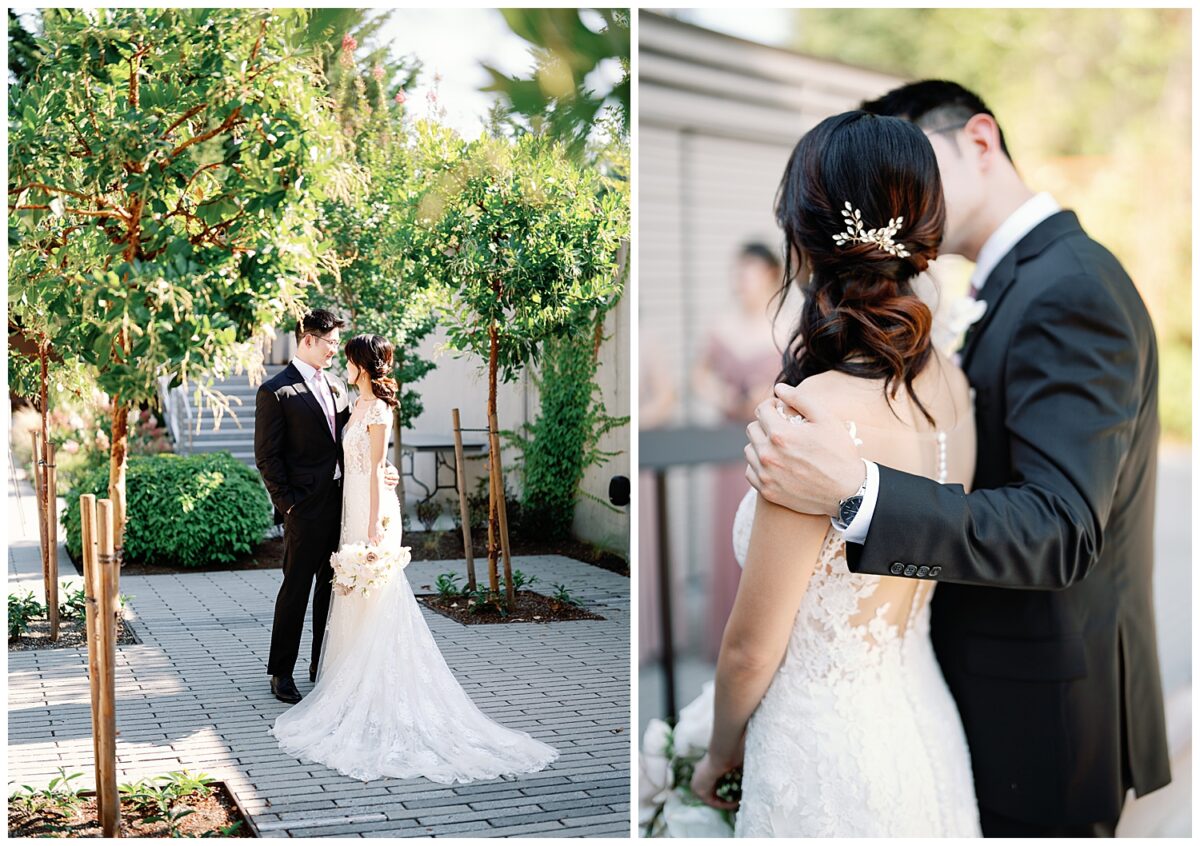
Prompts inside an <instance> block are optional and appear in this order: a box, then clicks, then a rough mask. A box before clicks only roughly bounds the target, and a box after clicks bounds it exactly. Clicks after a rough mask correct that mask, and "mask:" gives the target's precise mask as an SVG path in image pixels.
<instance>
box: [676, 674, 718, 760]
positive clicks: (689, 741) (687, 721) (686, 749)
mask: <svg viewBox="0 0 1200 846" xmlns="http://www.w3.org/2000/svg"><path fill="white" fill-rule="evenodd" d="M712 726H713V683H712V682H711V681H707V682H705V683H704V688H703V689H702V690H701V691H700V695H699V696H697V697H696V698H695V699H693V700H692V701H691V702H689V703H688V704H687V705H684V706H683V710H682V711H680V712H679V722H678V723H676V724H675V755H676V757H679V758H697V759H698V758H700V757H701V756H703V755H704V753H705V752H706V751H707V750H708V739H709V738H710V737H711V736H712Z"/></svg>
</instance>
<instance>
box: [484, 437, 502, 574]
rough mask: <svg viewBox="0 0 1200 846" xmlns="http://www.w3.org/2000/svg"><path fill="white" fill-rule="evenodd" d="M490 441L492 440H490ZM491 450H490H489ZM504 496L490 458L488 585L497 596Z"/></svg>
mask: <svg viewBox="0 0 1200 846" xmlns="http://www.w3.org/2000/svg"><path fill="white" fill-rule="evenodd" d="M489 443H490V441H489ZM489 451H490V450H489ZM497 498H499V499H503V498H504V489H503V488H500V490H499V491H497V490H496V467H495V465H494V464H492V463H491V458H490V457H489V458H488V585H489V586H490V587H491V590H492V595H493V596H495V595H496V594H498V593H499V592H500V576H499V574H498V573H497V572H496V558H497V556H496V529H497V525H496V524H497V523H498V522H499V518H498V517H497V515H498V514H499V512H498V511H497V510H496V509H497V505H496V499H497Z"/></svg>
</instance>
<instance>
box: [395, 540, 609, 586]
mask: <svg viewBox="0 0 1200 846" xmlns="http://www.w3.org/2000/svg"><path fill="white" fill-rule="evenodd" d="M508 542H509V551H510V552H511V553H512V554H513V555H563V556H565V557H567V558H573V559H575V560H576V561H582V562H584V563H585V564H591V565H592V566H594V567H599V568H600V569H602V570H608V571H609V572H610V573H617V574H618V575H621V576H628V575H629V562H628V561H626V560H625V559H624V558H622V557H621V556H619V555H617V554H616V553H614V552H609V551H607V550H604V549H601V548H600V547H598V546H594V545H592V544H590V543H587V542H586V541H581V540H579V539H578V538H570V537H568V538H559V539H557V540H552V541H545V540H529V539H525V538H520V537H517V536H515V535H513V536H511V537H509V539H508ZM404 544H405V546H410V547H412V560H413V561H444V560H446V559H449V558H462V557H463V542H462V532H459V531H445V532H417V531H410V532H405V533H404ZM471 548H472V551H473V552H474V555H475V560H476V561H480V560H482V561H487V529H479V530H477V531H474V532H472V533H471Z"/></svg>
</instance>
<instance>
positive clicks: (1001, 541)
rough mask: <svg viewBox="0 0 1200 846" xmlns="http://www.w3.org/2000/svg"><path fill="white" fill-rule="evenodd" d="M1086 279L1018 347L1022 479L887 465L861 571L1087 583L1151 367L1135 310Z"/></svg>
mask: <svg viewBox="0 0 1200 846" xmlns="http://www.w3.org/2000/svg"><path fill="white" fill-rule="evenodd" d="M1074 281H1076V280H1070V281H1068V280H1063V282H1064V283H1066V284H1062V283H1060V284H1058V285H1055V286H1053V287H1051V288H1049V289H1048V290H1047V292H1046V293H1045V294H1043V295H1042V296H1041V297H1039V298H1038V299H1037V300H1035V301H1034V302H1033V303H1032V304H1031V305H1030V307H1029V309H1028V313H1027V315H1026V317H1025V319H1024V321H1023V322H1022V324H1021V326H1020V327H1019V328H1018V330H1017V332H1016V333H1015V336H1014V338H1013V340H1012V345H1011V349H1010V352H1009V354H1008V358H1007V363H1006V373H1005V382H1004V384H1005V394H1004V398H1003V400H1004V408H1005V427H1006V428H1007V430H1008V436H1009V450H1010V462H1011V467H1012V472H1013V480H1012V482H1011V483H1010V484H1008V485H1006V486H1005V487H1002V488H993V489H984V490H976V491H973V492H972V493H970V494H967V493H966V492H965V491H964V489H963V488H962V486H960V485H939V484H937V483H936V482H934V481H932V480H930V479H925V478H922V477H918V476H913V475H909V474H907V473H902V472H899V471H896V470H892V469H890V468H888V467H882V466H881V467H880V468H879V473H880V484H879V498H878V501H877V503H876V506H875V514H874V517H873V519H872V521H871V529H870V531H869V532H868V534H867V538H866V541H865V543H864V544H863V545H862V546H858V545H856V544H847V557H848V559H849V566H850V569H851V570H853V571H855V572H861V573H872V574H878V575H887V574H889V573H892V568H893V566H894V563H895V562H900V563H902V564H905V565H907V564H910V563H912V564H916V565H917V566H918V567H920V566H921V565H928V566H929V567H930V568H934V567H937V568H940V569H939V570H933V572H932V573H931V576H933V577H934V578H936V579H938V580H942V581H950V582H959V583H965V584H975V585H990V586H996V587H1009V588H1027V589H1035V590H1059V589H1063V588H1067V587H1070V586H1071V585H1072V584H1074V583H1075V582H1077V581H1079V580H1080V579H1083V578H1084V577H1085V576H1087V574H1088V571H1089V569H1090V568H1091V566H1092V565H1093V564H1094V563H1095V562H1096V560H1097V559H1098V558H1099V556H1100V551H1101V548H1102V545H1103V542H1104V530H1105V526H1106V525H1107V523H1108V519H1109V514H1110V511H1111V509H1112V501H1113V496H1114V493H1115V491H1116V488H1117V481H1118V479H1119V477H1120V473H1121V469H1122V466H1123V464H1124V460H1125V456H1126V455H1127V454H1128V451H1129V449H1130V446H1131V444H1132V441H1133V435H1134V430H1135V427H1136V425H1137V422H1138V413H1139V408H1140V406H1141V399H1140V398H1141V396H1142V395H1143V392H1144V391H1145V390H1146V385H1145V379H1146V378H1147V376H1148V375H1149V376H1153V372H1152V371H1147V370H1146V367H1147V365H1145V364H1144V363H1143V357H1142V356H1141V355H1140V354H1139V340H1138V338H1137V336H1136V334H1135V331H1134V328H1133V326H1132V323H1131V320H1130V316H1129V315H1128V314H1125V313H1124V312H1123V311H1122V309H1121V308H1120V307H1119V306H1118V304H1117V303H1116V302H1114V301H1113V299H1112V298H1111V296H1110V295H1109V294H1108V293H1107V291H1105V290H1104V289H1103V288H1102V287H1101V286H1099V285H1097V284H1095V281H1094V280H1090V281H1089V280H1079V284H1071V282H1074ZM1089 294H1090V295H1091V296H1089ZM1142 343H1145V341H1144V340H1143V341H1142ZM1151 343H1152V341H1151ZM1145 360H1146V361H1153V358H1152V356H1151V357H1146V359H1145ZM988 448H989V447H988V445H987V444H980V451H983V450H986V449H988Z"/></svg>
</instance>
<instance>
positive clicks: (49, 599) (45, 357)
mask: <svg viewBox="0 0 1200 846" xmlns="http://www.w3.org/2000/svg"><path fill="white" fill-rule="evenodd" d="M38 358H39V359H40V362H39V363H40V364H41V374H40V375H41V379H40V385H39V386H38V387H39V393H40V399H41V404H42V439H41V441H42V442H41V450H40V452H41V460H40V461H38V460H37V459H38V455H37V452H35V453H34V456H33V457H34V465H33V472H34V473H36V474H37V478H38V486H37V491H38V496H39V499H40V501H39V502H38V506H39V508H38V523H39V524H40V525H39V526H38V529H39V532H40V534H39V536H40V537H41V539H42V581H43V585H42V589H43V591H44V594H43V595H44V596H45V599H46V617H47V619H48V620H49V621H50V640H51V642H54V641H57V640H58V544H57V543H52V541H53V540H54V538H55V537H57V534H58V533H57V532H55V531H54V530H53V529H54V528H55V527H57V525H58V491H56V490H54V488H55V487H56V485H53V484H51V483H52V482H53V481H54V478H55V474H53V473H51V472H50V464H51V463H52V462H53V461H54V451H53V450H51V449H50V363H49V351H48V349H47V344H46V340H45V338H43V339H42V342H41V344H39V345H38Z"/></svg>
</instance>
